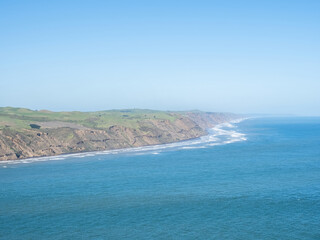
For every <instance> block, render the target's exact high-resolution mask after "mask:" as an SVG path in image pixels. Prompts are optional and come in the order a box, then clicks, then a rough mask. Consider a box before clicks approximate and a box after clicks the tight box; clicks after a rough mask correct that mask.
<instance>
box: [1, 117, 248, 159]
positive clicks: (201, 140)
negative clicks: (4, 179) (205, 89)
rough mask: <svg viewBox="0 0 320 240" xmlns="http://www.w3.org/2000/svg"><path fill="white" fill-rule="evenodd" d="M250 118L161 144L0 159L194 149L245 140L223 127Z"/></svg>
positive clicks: (240, 135)
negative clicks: (227, 137)
mask: <svg viewBox="0 0 320 240" xmlns="http://www.w3.org/2000/svg"><path fill="white" fill-rule="evenodd" d="M247 119H250V118H239V119H234V120H231V121H227V122H224V123H219V124H217V125H215V126H214V127H212V128H208V129H206V134H205V135H202V136H200V137H196V138H190V139H186V140H182V141H177V142H169V143H163V144H153V145H144V146H138V147H128V148H118V149H109V150H102V151H84V152H71V153H63V154H59V155H51V156H40V157H30V158H23V159H12V160H3V161H0V165H2V164H19V163H20V164H23V163H32V162H45V161H54V160H64V159H67V158H83V157H87V156H96V155H109V154H125V153H141V152H143V153H147V152H150V153H152V152H153V153H152V154H159V153H158V151H163V150H166V149H174V148H177V149H179V148H180V149H194V148H204V147H205V146H202V145H203V144H207V145H206V146H207V147H208V146H217V145H224V144H229V143H233V142H238V141H245V140H247V139H246V138H245V137H244V136H245V134H243V133H239V132H236V131H234V130H225V129H223V128H231V129H233V128H234V127H235V126H234V125H233V124H237V123H240V122H242V121H245V120H247ZM226 135H230V136H231V137H233V140H225V141H222V142H219V141H217V136H226Z"/></svg>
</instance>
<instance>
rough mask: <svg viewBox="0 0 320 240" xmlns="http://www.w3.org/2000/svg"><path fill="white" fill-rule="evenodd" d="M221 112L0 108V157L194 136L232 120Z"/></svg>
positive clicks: (233, 116) (45, 154)
mask: <svg viewBox="0 0 320 240" xmlns="http://www.w3.org/2000/svg"><path fill="white" fill-rule="evenodd" d="M236 117H237V116H236V115H233V114H225V113H205V112H199V111H192V112H164V111H153V110H140V109H133V110H110V111H98V112H51V111H47V110H41V111H33V110H30V109H25V108H11V107H6V108H0V160H15V159H22V158H29V157H39V156H51V155H58V154H64V153H75V152H85V151H101V150H107V149H118V148H128V147H138V146H146V145H153V144H163V143H170V142H176V141H182V140H187V139H192V138H197V137H200V136H203V135H205V134H206V128H208V127H212V126H213V125H215V124H218V123H221V122H225V121H229V120H231V119H234V118H236Z"/></svg>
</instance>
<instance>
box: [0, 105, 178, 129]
mask: <svg viewBox="0 0 320 240" xmlns="http://www.w3.org/2000/svg"><path fill="white" fill-rule="evenodd" d="M177 117H178V115H177V114H175V113H173V112H163V111H154V110H141V109H128V110H109V111H98V112H78V111H73V112H51V111H48V110H40V111H34V110H30V109H26V108H12V107H1V108H0V129H4V128H10V129H16V130H22V129H31V127H30V124H39V125H40V126H41V124H43V123H45V122H56V121H61V122H69V123H73V124H79V125H81V126H84V127H88V128H94V129H101V130H103V129H108V128H109V127H111V126H113V125H121V126H125V127H130V128H137V127H138V126H139V124H138V122H141V121H147V120H151V119H158V120H159V119H162V120H170V121H174V120H176V119H177ZM47 125H48V124H47Z"/></svg>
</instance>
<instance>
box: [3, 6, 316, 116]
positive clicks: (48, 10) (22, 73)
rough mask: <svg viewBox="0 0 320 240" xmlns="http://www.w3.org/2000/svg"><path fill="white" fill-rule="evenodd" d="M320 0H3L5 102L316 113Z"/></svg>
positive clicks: (62, 107)
mask: <svg viewBox="0 0 320 240" xmlns="http://www.w3.org/2000/svg"><path fill="white" fill-rule="evenodd" d="M319 9H320V2H319V1H308V2H304V1H281V2H279V1H274V0H271V1H259V2H257V1H241V2H239V1H235V0H233V1H197V2H192V1H175V2H173V1H161V2H157V3H156V2H149V1H135V2H130V1H116V2H108V1H90V2H78V1H55V2H42V1H28V2H16V1H6V2H5V1H3V2H1V3H0V26H1V30H2V31H1V33H0V36H1V45H0V51H1V57H0V89H1V95H0V106H2V107H5V106H11V107H24V108H29V109H38V110H41V109H48V110H52V111H97V110H110V109H132V108H139V109H155V110H171V111H180V110H190V109H199V110H202V111H212V112H233V113H243V114H281V115H282V114H285V115H287V114H293V115H305V116H319V115H320V94H319V89H320V68H319V66H320V24H319V22H320V15H319V14H318V12H319Z"/></svg>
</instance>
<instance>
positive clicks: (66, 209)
mask: <svg viewBox="0 0 320 240" xmlns="http://www.w3.org/2000/svg"><path fill="white" fill-rule="evenodd" d="M233 125H234V126H235V127H233V126H232V125H228V124H227V125H223V126H220V127H218V128H215V129H213V130H211V132H210V133H211V135H210V136H208V137H205V138H201V139H197V140H193V141H187V142H184V143H180V144H173V145H166V146H156V147H151V148H139V149H133V150H129V151H113V152H112V151H111V152H105V153H97V154H82V155H81V154H78V155H71V156H62V157H56V158H44V159H33V160H26V161H22V162H18V163H16V162H15V163H10V162H5V163H1V164H0V239H6V240H11V239H55V240H57V239H246V240H250V239H255V240H256V239H268V240H270V239H277V240H278V239H288V240H294V239H299V240H300V239H320V118H266V119H249V120H246V121H243V122H241V123H238V124H233Z"/></svg>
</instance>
